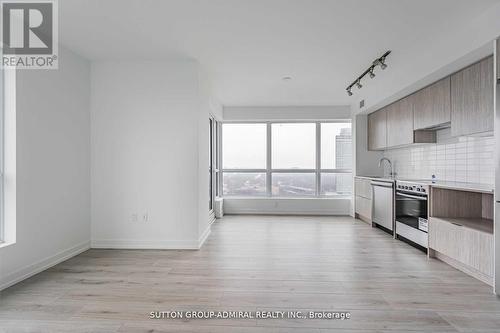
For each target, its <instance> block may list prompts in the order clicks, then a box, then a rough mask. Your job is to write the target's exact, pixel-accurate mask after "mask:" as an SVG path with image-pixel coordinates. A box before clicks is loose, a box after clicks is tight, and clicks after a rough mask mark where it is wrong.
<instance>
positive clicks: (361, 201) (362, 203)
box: [355, 196, 372, 223]
mask: <svg viewBox="0 0 500 333" xmlns="http://www.w3.org/2000/svg"><path fill="white" fill-rule="evenodd" d="M355 201H356V202H355V205H356V214H357V215H358V218H359V219H361V220H363V221H365V222H368V223H371V221H372V218H371V216H372V201H371V200H370V199H367V198H363V197H358V196H356V198H355Z"/></svg>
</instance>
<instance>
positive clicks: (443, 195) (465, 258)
mask: <svg viewBox="0 0 500 333" xmlns="http://www.w3.org/2000/svg"><path fill="white" fill-rule="evenodd" d="M437 186H439V185H437ZM430 198H431V199H430V200H431V203H430V217H429V249H430V252H429V256H430V257H436V258H438V259H440V260H442V261H444V262H446V263H448V264H449V265H451V266H453V267H455V268H457V269H459V270H462V271H463V272H465V273H467V274H469V275H471V276H473V277H475V278H477V279H479V280H481V281H483V282H485V283H488V284H490V285H491V284H492V283H493V269H494V265H493V260H494V255H493V253H494V246H493V244H494V242H493V227H494V223H493V215H494V214H493V203H494V198H493V193H491V191H476V190H474V191H470V190H469V189H466V188H463V189H450V188H439V187H435V186H432V187H431V195H430Z"/></svg>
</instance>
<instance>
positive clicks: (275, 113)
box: [224, 105, 351, 121]
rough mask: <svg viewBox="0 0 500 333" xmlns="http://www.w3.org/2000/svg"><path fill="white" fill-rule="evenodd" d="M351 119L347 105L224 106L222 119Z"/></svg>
mask: <svg viewBox="0 0 500 333" xmlns="http://www.w3.org/2000/svg"><path fill="white" fill-rule="evenodd" d="M328 119H351V108H350V106H347V105H331V106H225V107H224V120H234V121H240V120H241V121H245V120H247V121H265V120H269V121H270V120H328Z"/></svg>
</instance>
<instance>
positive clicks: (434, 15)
mask: <svg viewBox="0 0 500 333" xmlns="http://www.w3.org/2000/svg"><path fill="white" fill-rule="evenodd" d="M498 3H499V0H474V1H472V0H342V1H340V0H330V1H326V0H314V1H312V0H175V1H168V0H167V1H160V0H156V1H153V0H140V1H139V0H105V1H103V0H71V1H66V0H65V1H59V17H60V19H59V30H60V41H61V42H62V43H63V44H64V45H66V46H67V47H69V48H71V49H72V50H74V51H75V52H77V53H79V54H81V55H83V56H84V57H86V58H88V59H90V60H115V59H119V60H132V59H133V60H135V59H151V60H160V59H170V58H173V59H176V58H190V59H194V60H197V61H199V63H200V64H201V66H202V67H203V68H204V70H205V71H206V72H207V73H208V75H209V77H210V78H211V81H212V84H213V89H214V91H215V93H216V95H217V97H218V99H219V100H220V101H221V103H222V104H224V105H241V106H248V105H347V104H350V103H351V102H352V99H350V98H349V97H348V96H347V94H346V93H345V87H346V86H347V85H348V84H349V83H350V82H351V81H352V80H353V79H354V78H355V77H356V76H357V75H358V74H360V73H361V72H362V71H363V70H364V69H365V68H366V67H368V66H369V65H370V63H371V61H372V60H373V59H374V58H376V57H378V56H380V55H381V54H383V53H384V52H385V51H386V50H389V49H390V50H392V51H393V53H392V54H391V55H390V56H389V57H388V59H387V63H388V64H389V68H388V69H387V70H386V71H394V72H397V71H398V66H411V65H412V63H413V62H415V61H417V60H418V58H419V55H420V54H419V52H423V53H424V52H429V50H428V49H427V48H426V45H427V44H428V42H429V41H430V40H431V39H432V38H433V35H434V34H435V33H436V32H441V31H443V30H449V29H453V27H455V26H458V25H460V24H463V23H464V22H467V21H470V20H471V19H472V18H474V17H476V16H478V15H480V14H482V13H484V12H485V11H487V10H488V8H490V7H491V6H493V5H496V4H498ZM419 46H420V47H419ZM409 50H418V51H415V52H412V54H411V59H399V60H398V59H397V57H398V55H401V54H408V52H407V51H409ZM391 58H392V59H391ZM407 58H408V57H407ZM391 63H392V64H393V66H392V67H391ZM379 72H380V71H379ZM379 72H377V74H379V75H381V76H382V75H384V73H383V72H382V73H379ZM285 76H289V77H291V78H292V79H291V80H282V78H283V77H285ZM376 84H377V77H376V78H375V79H374V80H373V81H370V82H368V81H367V82H366V85H376Z"/></svg>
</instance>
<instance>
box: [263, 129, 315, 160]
mask: <svg viewBox="0 0 500 333" xmlns="http://www.w3.org/2000/svg"><path fill="white" fill-rule="evenodd" d="M271 131H272V149H271V151H272V156H273V160H272V164H271V165H272V168H273V169H315V168H316V148H315V147H316V124H313V123H308V124H298V123H297V124H294V123H286V124H272V125H271Z"/></svg>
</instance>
